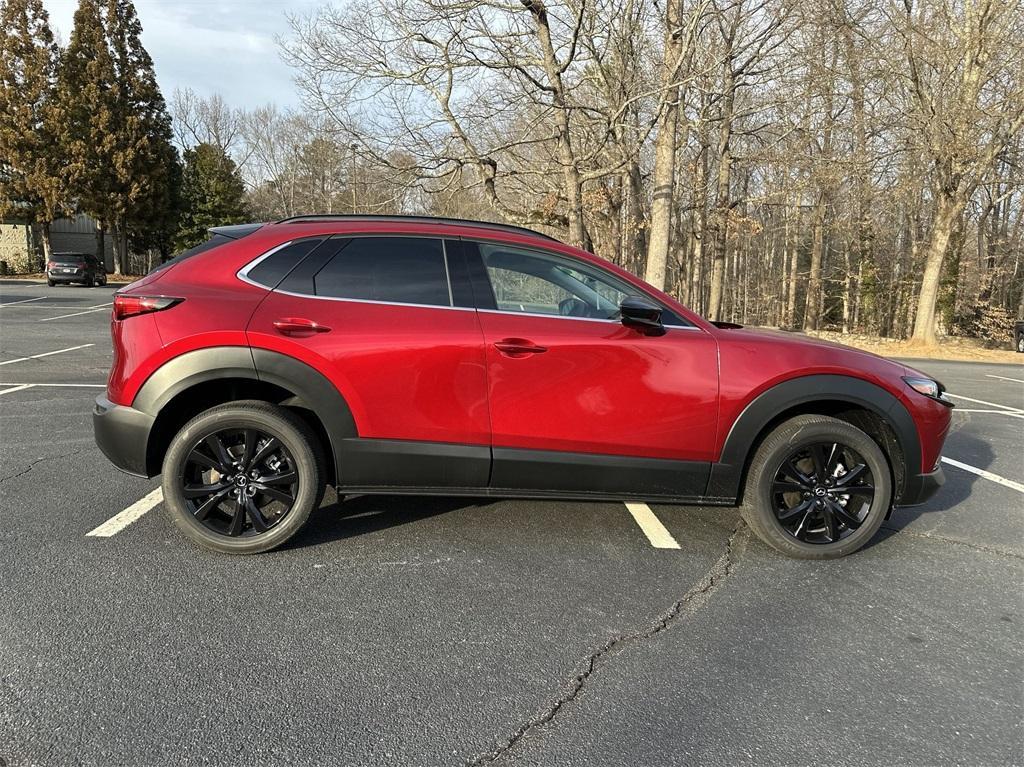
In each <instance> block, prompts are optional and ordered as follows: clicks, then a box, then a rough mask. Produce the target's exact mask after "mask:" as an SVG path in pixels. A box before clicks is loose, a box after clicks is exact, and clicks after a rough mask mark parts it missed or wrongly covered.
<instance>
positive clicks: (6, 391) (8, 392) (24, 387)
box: [0, 384, 35, 395]
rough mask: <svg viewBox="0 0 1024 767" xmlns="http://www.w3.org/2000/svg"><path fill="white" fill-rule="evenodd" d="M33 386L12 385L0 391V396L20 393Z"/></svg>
mask: <svg viewBox="0 0 1024 767" xmlns="http://www.w3.org/2000/svg"><path fill="white" fill-rule="evenodd" d="M34 385H35V384H14V385H12V386H11V388H10V389H0V395H4V394H10V393H11V392H12V391H21V390H22V389H31V388H32V387H33V386H34ZM0 386H7V384H0Z"/></svg>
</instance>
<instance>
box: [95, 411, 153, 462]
mask: <svg viewBox="0 0 1024 767" xmlns="http://www.w3.org/2000/svg"><path fill="white" fill-rule="evenodd" d="M153 421H154V418H153V416H151V415H149V414H148V413H143V412H142V411H141V410H136V409H135V408H132V407H127V406H125V405H115V404H114V403H113V402H111V401H110V400H108V399H107V398H106V397H104V396H102V395H101V396H99V397H97V398H96V405H95V406H94V407H93V410H92V429H93V434H94V435H95V437H96V444H97V445H99V448H100V450H102V451H103V455H105V456H106V457H107V458H109V459H110V461H111V462H112V463H113V464H114V465H115V466H116V467H117V468H119V469H121V470H122V471H126V472H128V473H129V474H134V475H135V476H137V477H149V476H152V475H151V474H150V473H149V471H148V469H147V466H146V446H147V445H148V444H149V433H150V431H152V429H153Z"/></svg>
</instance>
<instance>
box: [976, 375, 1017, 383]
mask: <svg viewBox="0 0 1024 767" xmlns="http://www.w3.org/2000/svg"><path fill="white" fill-rule="evenodd" d="M985 378H998V379H999V380H1000V381H1013V382H1014V383H1024V381H1022V380H1020V379H1019V378H1007V377H1006V376H994V375H992V374H990V373H985Z"/></svg>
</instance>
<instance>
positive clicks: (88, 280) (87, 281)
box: [82, 277, 96, 288]
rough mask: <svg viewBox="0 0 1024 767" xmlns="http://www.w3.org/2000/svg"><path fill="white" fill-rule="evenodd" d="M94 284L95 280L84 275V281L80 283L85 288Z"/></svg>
mask: <svg viewBox="0 0 1024 767" xmlns="http://www.w3.org/2000/svg"><path fill="white" fill-rule="evenodd" d="M95 284H96V280H94V279H93V278H92V277H86V278H85V281H84V282H82V285H84V286H85V287H87V288H91V287H92V286H93V285H95Z"/></svg>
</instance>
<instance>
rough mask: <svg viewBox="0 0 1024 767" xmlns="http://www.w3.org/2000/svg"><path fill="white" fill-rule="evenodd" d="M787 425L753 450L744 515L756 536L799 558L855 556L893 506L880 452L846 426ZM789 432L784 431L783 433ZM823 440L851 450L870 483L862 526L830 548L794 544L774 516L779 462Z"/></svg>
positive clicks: (833, 421)
mask: <svg viewBox="0 0 1024 767" xmlns="http://www.w3.org/2000/svg"><path fill="white" fill-rule="evenodd" d="M799 420H800V419H794V421H793V422H790V424H786V425H784V426H783V427H782V428H780V429H779V430H777V431H776V432H774V433H772V434H771V435H770V436H769V437H768V439H766V440H765V442H764V443H763V444H762V445H761V448H760V449H759V450H758V454H757V456H755V459H754V460H755V461H757V462H759V465H758V466H755V467H754V471H752V473H751V479H752V482H751V483H750V484H749V485H748V488H747V490H748V492H747V496H746V498H745V503H744V512H745V516H746V515H748V514H755V515H757V517H758V522H760V524H758V525H756V528H757V531H758V532H759V533H761V534H762V537H764V538H766V542H767V543H768V544H769V545H771V546H773V547H774V548H776V549H778V550H780V551H782V552H784V553H786V554H789V555H790V556H795V557H799V558H802V559H833V558H837V557H841V556H845V555H846V554H850V553H853V552H854V551H857V550H858V549H860V548H861V547H862V546H864V545H865V544H866V543H868V541H870V540H871V539H872V538H873V537H874V535H875V533H877V532H878V529H879V528H880V527H881V526H882V523H883V522H884V521H885V517H886V514H887V513H888V510H889V507H890V505H891V503H892V490H893V483H892V471H891V469H890V467H889V462H888V461H887V460H886V457H885V454H884V453H883V452H882V450H881V448H880V447H879V446H878V445H877V443H875V441H874V440H873V439H871V437H869V436H868V435H867V434H865V433H864V432H863V431H861V430H860V429H858V428H856V427H855V426H852V425H850V424H848V423H846V422H845V421H840V420H838V419H832V418H829V419H827V420H824V419H822V418H819V419H816V420H813V421H810V422H804V423H798V421H799ZM787 427H788V428H787ZM823 441H835V442H840V443H841V444H843V445H846V446H847V447H850V448H852V449H853V450H856V451H857V453H859V454H860V456H861V457H862V458H863V459H864V462H865V463H866V464H867V466H868V468H869V469H870V470H871V476H872V479H873V480H874V484H875V497H874V498H873V499H872V503H871V508H870V509H869V511H868V515H867V517H865V520H864V523H863V524H862V525H861V526H860V527H859V528H857V529H856V530H854V531H853V532H852V533H851V534H850V535H848V536H846V537H845V538H843V539H841V540H839V541H836V542H835V543H819V544H815V543H805V542H803V541H798V540H797V539H796V538H794V537H793V536H792V535H790V534H789V533H788V532H786V530H785V529H784V528H783V526H782V523H781V522H779V520H778V519H777V518H776V517H775V512H774V509H773V500H772V484H773V482H774V480H775V475H776V473H777V472H778V471H779V469H780V468H781V466H782V462H783V461H784V460H785V459H786V458H787V457H788V456H789V455H791V454H792V453H793V452H795V451H797V450H799V449H800V448H802V447H807V446H809V445H812V444H815V443H820V442H823Z"/></svg>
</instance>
